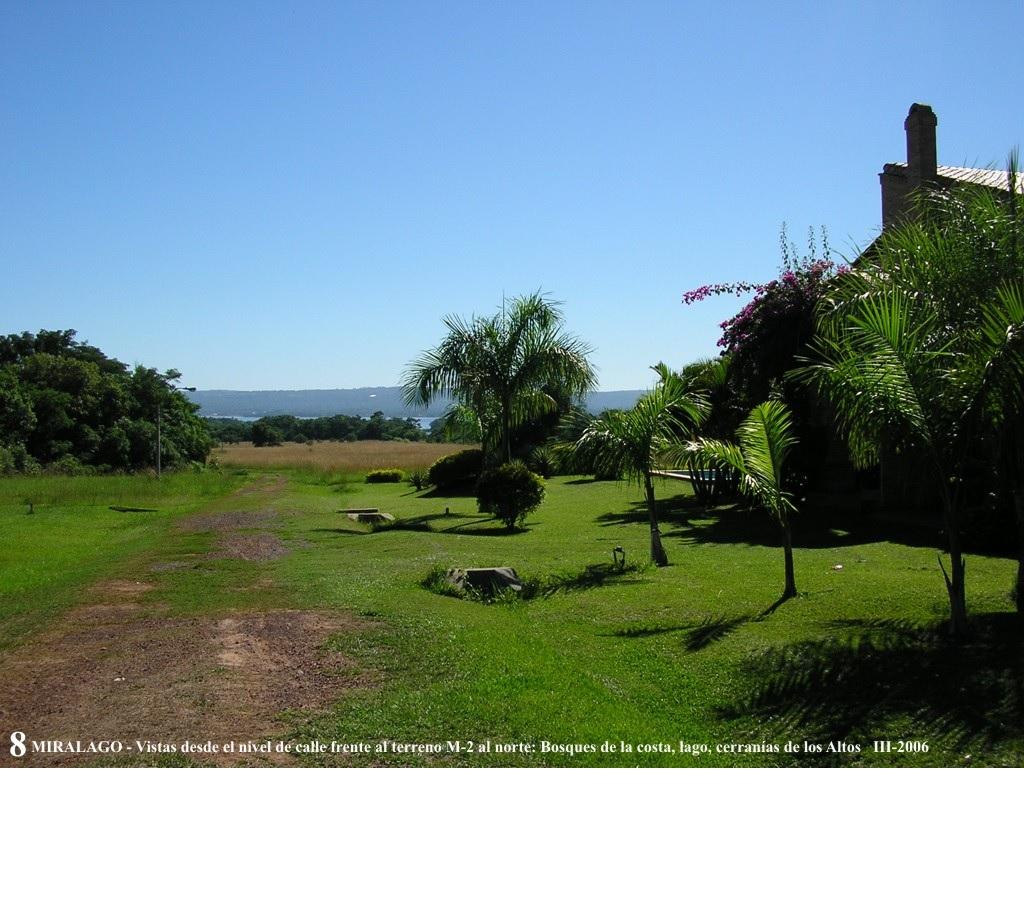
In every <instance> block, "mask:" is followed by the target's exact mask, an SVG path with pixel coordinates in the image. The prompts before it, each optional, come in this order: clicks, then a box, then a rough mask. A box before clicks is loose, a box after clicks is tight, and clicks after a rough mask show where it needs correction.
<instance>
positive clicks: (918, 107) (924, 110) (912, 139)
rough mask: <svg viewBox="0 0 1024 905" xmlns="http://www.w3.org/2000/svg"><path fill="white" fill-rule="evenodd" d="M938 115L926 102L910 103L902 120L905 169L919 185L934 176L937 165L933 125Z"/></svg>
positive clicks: (936, 123)
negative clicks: (908, 111) (905, 157)
mask: <svg viewBox="0 0 1024 905" xmlns="http://www.w3.org/2000/svg"><path fill="white" fill-rule="evenodd" d="M938 124H939V120H938V117H937V116H936V115H935V113H934V112H933V111H932V108H931V107H929V106H928V105H927V104H911V105H910V113H908V114H907V118H906V119H905V120H904V121H903V128H904V129H906V130H907V169H908V170H910V178H911V180H912V181H913V182H914V183H916V184H917V185H920V184H921V183H922V182H927V181H929V180H932V179H934V178H935V174H936V172H937V168H938V165H939V160H938V156H937V155H936V151H935V127H936V126H937V125H938Z"/></svg>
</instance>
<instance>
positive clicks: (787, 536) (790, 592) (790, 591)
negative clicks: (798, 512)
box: [782, 520, 797, 600]
mask: <svg viewBox="0 0 1024 905" xmlns="http://www.w3.org/2000/svg"><path fill="white" fill-rule="evenodd" d="M782 543H783V545H784V547H785V558H786V587H785V588H784V589H783V591H782V596H783V599H785V600H788V599H789V598H790V597H796V595H797V590H796V574H795V573H794V571H793V532H792V530H791V529H790V527H789V521H788V520H787V521H785V522H784V523H783V525H782Z"/></svg>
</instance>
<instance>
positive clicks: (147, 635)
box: [0, 480, 368, 766]
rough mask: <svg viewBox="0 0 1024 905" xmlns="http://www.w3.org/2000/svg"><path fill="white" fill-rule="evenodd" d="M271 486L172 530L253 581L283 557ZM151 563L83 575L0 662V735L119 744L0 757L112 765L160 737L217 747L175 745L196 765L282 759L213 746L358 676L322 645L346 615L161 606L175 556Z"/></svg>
mask: <svg viewBox="0 0 1024 905" xmlns="http://www.w3.org/2000/svg"><path fill="white" fill-rule="evenodd" d="M282 487H283V482H274V481H266V480H264V481H260V482H257V483H256V484H255V485H250V486H249V487H247V488H246V489H245V490H244V491H243V496H240V497H239V499H240V501H241V500H244V502H245V506H246V508H245V509H239V510H232V509H227V510H225V509H223V508H222V507H218V511H217V512H215V513H210V514H200V515H198V516H191V517H189V518H187V519H184V520H182V522H181V523H179V526H178V530H181V531H213V532H214V537H215V541H214V547H213V550H212V551H211V552H210V553H209V554H206V555H207V556H210V557H215V558H236V559H243V560H246V561H248V562H249V563H252V570H253V579H254V582H255V583H256V584H258V583H259V581H261V580H262V579H261V578H260V576H259V574H258V573H259V571H260V563H263V562H267V561H269V560H272V559H276V558H278V557H280V556H283V555H288V553H289V551H288V548H287V547H286V546H285V545H284V544H283V543H282V542H281V540H280V538H279V537H278V536H277V535H276V534H275V533H274V532H273V530H272V525H273V517H272V515H273V511H272V509H270V508H269V506H270V505H271V503H272V502H273V498H274V497H275V496H276V494H277V492H278V491H279V490H281V488H282ZM254 493H257V494H259V495H260V496H261V497H266V507H267V508H261V509H258V510H253V509H252V508H251V506H252V499H251V496H252V494H254ZM263 502H264V501H263V500H262V499H261V500H260V504H261V505H263ZM268 513H269V515H268ZM257 529H258V530H257ZM157 565H158V566H159V567H160V568H154V567H153V565H150V566H149V567H148V568H147V569H146V571H145V574H140V575H125V576H123V577H119V578H117V579H115V580H110V581H105V582H102V583H100V584H97V585H95V586H94V587H92V588H91V589H90V590H89V591H88V592H87V594H86V595H85V599H84V600H83V601H82V603H81V604H80V605H79V606H76V607H74V608H72V609H71V610H69V611H68V613H67V614H66V615H65V616H64V617H63V618H62V619H61V620H60V621H59V622H57V623H56V624H55V625H54V626H52V627H51V628H50V629H49V630H47V631H45V632H44V633H42V634H40V635H39V636H37V637H36V638H35V639H33V640H32V641H31V642H29V643H28V644H25V645H22V646H21V647H19V648H16V649H15V650H13V651H10V652H9V653H7V654H6V655H5V656H4V657H3V659H2V660H0V727H2V729H3V732H4V741H5V742H6V736H7V734H8V733H10V732H12V731H15V730H20V731H23V732H25V733H26V735H27V736H28V740H29V742H30V741H31V740H33V739H36V740H41V739H47V740H54V741H61V742H63V743H74V742H76V741H77V742H80V743H81V744H82V745H83V746H85V747H88V743H89V742H100V741H106V742H120V743H121V744H122V745H123V746H124V747H125V749H126V750H125V752H124V753H121V754H115V755H110V756H103V755H97V754H94V753H91V752H87V753H83V754H68V753H65V752H54V751H50V752H43V753H40V752H33V751H31V749H30V750H29V753H28V754H27V755H26V756H25V757H24V758H22V759H20V760H13V759H9V758H7V757H6V756H5V757H3V758H2V759H0V763H3V764H4V765H9V764H12V763H15V764H19V765H36V766H44V765H46V766H52V765H83V764H87V763H90V762H102V763H117V762H119V761H122V762H128V760H129V758H128V755H129V753H130V754H131V755H132V756H133V758H134V760H135V761H136V762H138V761H150V760H152V756H153V755H154V754H157V753H166V749H163V750H162V751H161V749H159V745H160V744H163V745H173V746H175V749H176V751H177V752H182V750H183V746H184V743H185V742H186V741H187V742H192V743H198V744H202V743H205V742H208V741H211V742H213V743H215V744H217V745H218V747H219V749H220V750H218V751H217V752H216V753H211V752H204V751H198V752H190V753H188V754H187V755H186V756H187V757H188V759H189V760H190V761H194V762H197V763H205V764H220V765H228V764H238V765H250V764H251V765H257V764H264V765H268V764H282V763H291V762H293V758H292V756H291V755H289V754H283V753H276V752H274V751H273V746H271V751H270V752H269V753H268V752H261V751H259V750H256V751H254V752H246V753H238V751H237V749H236V751H234V752H225V751H224V750H223V747H224V745H225V744H226V743H230V742H234V743H236V746H237V745H238V744H239V743H243V742H255V743H265V742H266V740H268V739H272V738H274V737H275V736H278V735H280V734H281V733H282V731H283V730H284V729H285V728H286V727H285V724H284V723H283V722H282V721H281V720H280V714H281V713H282V712H283V711H296V710H319V709H322V708H324V707H325V706H326V705H328V704H330V703H331V702H332V701H334V700H336V699H337V698H338V697H340V696H341V695H342V694H344V692H345V690H346V689H347V688H351V687H353V686H357V685H362V684H366V682H367V681H368V679H367V677H366V676H365V675H362V674H360V673H359V672H358V671H357V670H355V669H354V668H353V664H351V663H349V662H347V661H346V660H345V659H344V658H343V657H342V656H341V655H340V654H337V653H335V652H330V651H326V650H324V649H323V644H324V642H325V641H326V640H327V639H328V638H329V637H330V636H331V635H333V634H337V633H338V632H344V631H352V630H355V629H356V628H357V627H358V624H357V621H356V620H355V619H354V618H353V617H350V616H348V615H346V614H343V613H324V612H313V611H302V610H299V609H277V610H272V611H270V612H255V613H254V612H245V611H240V612H234V613H230V614H226V615H225V614H223V613H222V614H220V615H218V616H216V617H190V618H181V617H174V616H170V615H168V613H167V608H166V606H164V605H162V604H161V603H160V600H159V593H160V587H159V582H160V580H161V575H160V572H161V571H173V570H174V568H175V567H176V564H175V563H174V562H169V563H158V564H157ZM145 742H150V743H152V744H153V747H150V746H147V745H145V744H144V743H145ZM139 743H143V744H141V745H140V744H139ZM255 747H257V749H258V747H259V745H258V744H257V745H256V746H255ZM140 748H141V750H140ZM4 754H6V752H4Z"/></svg>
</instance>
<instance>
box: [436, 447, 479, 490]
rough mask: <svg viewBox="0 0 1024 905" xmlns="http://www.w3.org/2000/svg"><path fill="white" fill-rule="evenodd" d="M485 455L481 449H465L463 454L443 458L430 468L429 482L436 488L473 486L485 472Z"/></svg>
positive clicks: (453, 454)
mask: <svg viewBox="0 0 1024 905" xmlns="http://www.w3.org/2000/svg"><path fill="white" fill-rule="evenodd" d="M483 466H484V453H483V450H481V449H464V450H462V452H457V453H452V454H451V455H450V456H442V457H441V458H440V459H438V460H437V461H436V462H435V463H434V464H433V465H431V466H430V472H429V474H428V476H427V477H428V480H429V481H430V483H431V484H433V485H434V486H435V487H437V488H440V489H444V488H448V487H465V486H468V485H471V484H472V483H473V482H474V481H475V480H476V479H477V478H478V477H479V476H480V472H481V471H483Z"/></svg>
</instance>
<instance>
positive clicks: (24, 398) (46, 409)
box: [0, 330, 211, 470]
mask: <svg viewBox="0 0 1024 905" xmlns="http://www.w3.org/2000/svg"><path fill="white" fill-rule="evenodd" d="M74 337H75V332H74V331H73V330H63V331H53V330H41V331H40V332H39V333H38V334H32V333H21V334H11V335H9V336H4V337H0V446H4V447H6V448H7V449H8V450H10V451H11V453H12V456H13V458H14V460H15V467H16V468H19V469H32V468H34V466H35V464H36V463H39V464H40V465H42V466H48V465H53V464H55V463H58V462H59V463H61V464H60V467H61V468H62V469H65V470H66V469H68V468H71V467H78V466H80V467H81V468H85V469H107V470H110V469H135V468H140V467H143V466H148V465H152V464H154V463H155V461H156V421H157V417H158V413H159V416H160V420H161V428H162V451H163V455H162V458H163V462H164V464H165V465H167V466H174V465H179V464H187V463H189V462H195V461H199V462H201V461H203V460H204V459H205V457H206V455H207V453H208V452H209V450H210V445H211V441H210V437H209V434H208V433H207V430H206V427H205V423H204V422H203V420H202V419H201V418H199V417H198V415H197V411H198V407H197V406H195V405H193V404H192V403H190V402H189V401H188V400H187V399H186V398H185V396H184V395H182V394H181V393H180V392H179V391H178V390H177V389H176V388H175V387H174V385H173V384H174V381H176V380H177V379H178V377H180V374H179V373H178V372H177V371H173V370H169V371H164V372H162V373H161V372H158V371H156V370H154V369H152V368H145V367H143V366H141V365H138V366H136V367H135V368H133V369H129V368H128V366H127V365H125V364H124V363H122V362H120V361H117V360H116V359H113V358H108V357H107V356H106V355H104V354H103V353H102V352H101V351H100V350H99V349H97V348H95V347H93V346H89V345H86V344H84V343H80V342H78V341H76V340H75V338H74ZM72 461H74V462H75V463H77V465H76V466H72Z"/></svg>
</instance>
